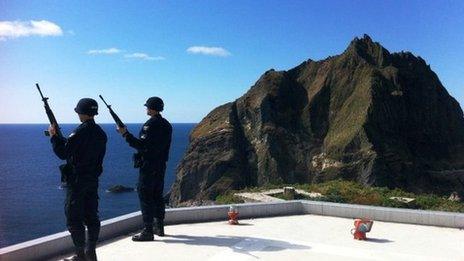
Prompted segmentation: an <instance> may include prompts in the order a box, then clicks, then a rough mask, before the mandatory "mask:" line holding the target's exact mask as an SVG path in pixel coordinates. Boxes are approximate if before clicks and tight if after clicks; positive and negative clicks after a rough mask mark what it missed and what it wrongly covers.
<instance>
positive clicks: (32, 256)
mask: <svg viewBox="0 0 464 261" xmlns="http://www.w3.org/2000/svg"><path fill="white" fill-rule="evenodd" d="M229 206H230V205H221V206H203V207H190V208H172V209H166V219H165V223H166V224H167V225H170V224H180V223H195V222H207V221H216V220H227V212H228V210H229ZM237 206H238V209H239V211H240V217H241V218H257V217H271V216H285V215H296V214H303V211H302V208H301V206H302V205H301V202H299V201H287V202H278V203H250V204H240V205H237ZM141 227H142V217H141V212H140V211H138V212H134V213H130V214H127V215H123V216H119V217H115V218H112V219H108V220H105V221H103V222H102V226H101V230H100V241H104V240H108V239H111V238H114V237H117V236H121V235H125V234H128V233H131V232H135V231H136V230H138V229H140V228H141ZM72 249H73V244H72V240H71V236H70V234H69V232H60V233H57V234H53V235H49V236H45V237H41V238H38V239H34V240H31V241H26V242H23V243H20V244H16V245H13V246H9V247H5V248H2V249H0V260H1V261H7V260H8V261H9V260H43V259H47V258H51V257H55V256H59V255H63V254H66V253H69V252H71V251H72Z"/></svg>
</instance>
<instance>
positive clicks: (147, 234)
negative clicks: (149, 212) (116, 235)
mask: <svg viewBox="0 0 464 261" xmlns="http://www.w3.org/2000/svg"><path fill="white" fill-rule="evenodd" d="M152 226H153V225H152V224H150V226H149V227H148V226H147V227H145V229H143V230H142V233H140V234H137V235H135V236H133V237H132V241H138V242H140V241H153V227H152Z"/></svg>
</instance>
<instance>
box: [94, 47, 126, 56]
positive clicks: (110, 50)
mask: <svg viewBox="0 0 464 261" xmlns="http://www.w3.org/2000/svg"><path fill="white" fill-rule="evenodd" d="M120 52H121V50H119V49H118V48H114V47H111V48H108V49H99V50H89V51H87V54H94V55H95V54H116V53H120Z"/></svg>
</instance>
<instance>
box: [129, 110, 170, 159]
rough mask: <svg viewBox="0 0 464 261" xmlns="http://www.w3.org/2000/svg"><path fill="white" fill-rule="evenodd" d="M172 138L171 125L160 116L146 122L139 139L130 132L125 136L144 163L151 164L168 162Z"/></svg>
mask: <svg viewBox="0 0 464 261" xmlns="http://www.w3.org/2000/svg"><path fill="white" fill-rule="evenodd" d="M171 136H172V126H171V124H170V123H169V122H168V121H167V120H166V119H164V118H163V117H162V116H161V115H159V114H158V115H155V116H153V117H151V118H150V119H149V120H148V121H147V122H145V124H144V125H143V127H142V129H141V130H140V133H139V138H136V137H134V135H132V134H131V133H129V132H126V134H125V135H124V137H125V138H126V141H127V143H129V146H131V147H133V148H134V149H136V150H137V151H138V152H140V153H141V154H142V157H143V160H144V161H151V162H155V161H157V162H166V161H168V159H169V149H170V147H171Z"/></svg>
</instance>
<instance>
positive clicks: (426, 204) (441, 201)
mask: <svg viewBox="0 0 464 261" xmlns="http://www.w3.org/2000/svg"><path fill="white" fill-rule="evenodd" d="M283 186H293V187H295V188H297V189H302V190H305V191H308V192H318V193H321V194H322V195H324V196H323V197H320V198H313V199H311V200H317V201H327V202H336V203H349V204H359V205H371V206H381V207H395V208H410V209H422V210H436V211H449V212H463V213H464V203H460V202H456V201H451V200H448V199H447V197H443V196H438V195H434V194H419V195H418V194H413V193H409V192H405V191H403V190H400V189H388V188H385V187H366V186H363V185H362V184H359V183H356V182H351V181H343V180H333V181H328V182H324V183H319V184H305V185H299V184H295V185H270V186H266V187H260V188H247V189H244V190H241V191H229V192H227V193H225V194H224V195H220V196H218V197H217V198H216V203H217V204H232V203H235V204H237V203H243V202H244V201H243V200H242V199H240V198H238V197H236V196H234V194H235V193H238V192H260V191H265V190H268V189H275V188H282V187H283ZM392 197H401V198H414V199H415V200H414V201H412V202H410V203H404V202H400V201H398V200H394V199H391V198H392Z"/></svg>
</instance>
